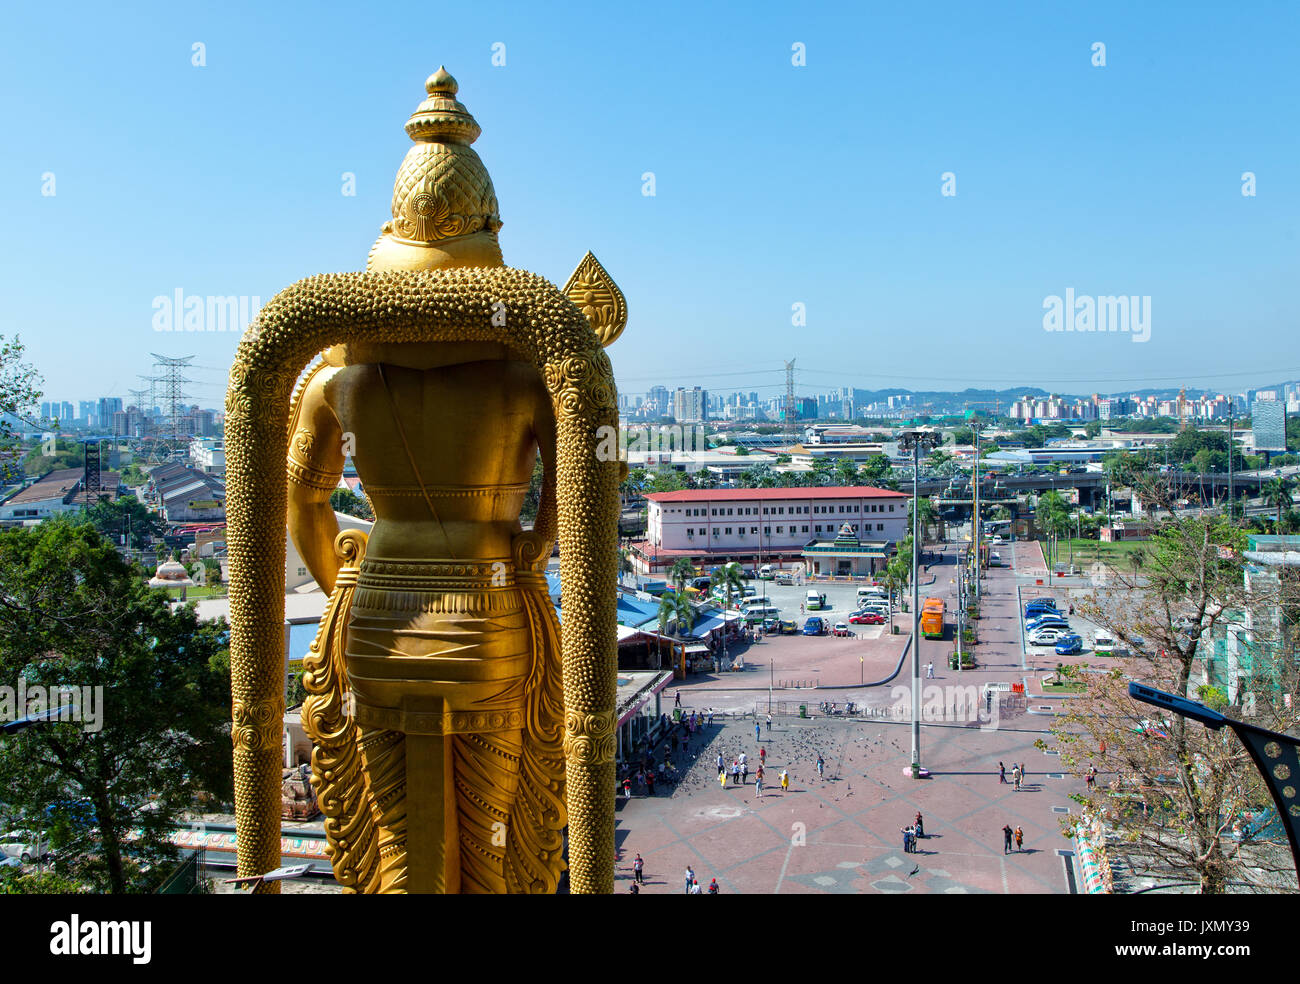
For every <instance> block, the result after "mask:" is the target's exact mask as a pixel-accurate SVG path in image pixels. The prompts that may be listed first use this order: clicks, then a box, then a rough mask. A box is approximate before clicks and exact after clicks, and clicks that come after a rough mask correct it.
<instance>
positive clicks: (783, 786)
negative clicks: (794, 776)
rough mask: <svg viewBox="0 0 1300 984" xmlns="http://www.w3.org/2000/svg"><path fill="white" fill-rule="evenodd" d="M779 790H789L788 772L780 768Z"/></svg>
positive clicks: (785, 791)
mask: <svg viewBox="0 0 1300 984" xmlns="http://www.w3.org/2000/svg"><path fill="white" fill-rule="evenodd" d="M781 792H783V793H788V792H790V773H788V772H786V771H785V769H782V770H781Z"/></svg>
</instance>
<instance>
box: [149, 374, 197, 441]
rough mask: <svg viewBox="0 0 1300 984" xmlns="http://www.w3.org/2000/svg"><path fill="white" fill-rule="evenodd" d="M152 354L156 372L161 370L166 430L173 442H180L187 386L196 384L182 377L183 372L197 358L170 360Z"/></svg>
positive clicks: (159, 381)
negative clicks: (182, 408)
mask: <svg viewBox="0 0 1300 984" xmlns="http://www.w3.org/2000/svg"><path fill="white" fill-rule="evenodd" d="M150 354H151V355H152V356H153V359H154V363H153V367H154V371H155V372H158V371H159V370H161V372H160V373H159V376H158V383H159V384H160V385H161V386H162V391H163V406H164V407H165V408H166V411H167V420H166V424H165V426H164V430H165V432H166V433H167V434H168V435H169V436H170V437H171V438H172V440H177V441H178V440H180V436H181V407H182V406H184V405H185V400H186V393H185V384H186V383H192V382H194V380H192V379H187V378H186V377H185V376H184V375H182V370H183V369H184V368H185V367H186V366H188V365H189V364H190V363H191V362H193V361H194V358H195V357H194V356H192V355H184V356H181V357H180V358H170V357H168V356H165V355H159V354H158V353H157V352H151V353H150Z"/></svg>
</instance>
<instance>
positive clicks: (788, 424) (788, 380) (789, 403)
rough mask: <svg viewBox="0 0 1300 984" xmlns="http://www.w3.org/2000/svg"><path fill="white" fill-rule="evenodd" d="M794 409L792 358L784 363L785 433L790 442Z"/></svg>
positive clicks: (793, 436) (792, 434)
mask: <svg viewBox="0 0 1300 984" xmlns="http://www.w3.org/2000/svg"><path fill="white" fill-rule="evenodd" d="M797 416H798V415H797V414H796V413H795V409H794V359H791V360H790V361H789V362H787V363H786V364H785V433H786V437H788V438H789V439H790V441H791V442H793V441H794V439H795V434H796V426H795V425H796V418H797Z"/></svg>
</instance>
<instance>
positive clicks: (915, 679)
mask: <svg viewBox="0 0 1300 984" xmlns="http://www.w3.org/2000/svg"><path fill="white" fill-rule="evenodd" d="M941 440H942V437H941V436H940V435H939V434H938V433H937V432H935V431H933V430H930V429H929V428H917V429H915V430H906V431H903V434H902V437H901V438H900V439H899V442H898V443H899V446H900V447H902V449H903V450H904V451H911V452H912V778H913V779H920V778H921V584H920V580H919V577H918V573H919V572H918V571H917V557H918V556H919V550H918V547H919V544H920V542H921V509H920V478H921V450H922V449H925V450H926V451H927V452H928V451H929V450H930V449H932V448H937V447H938V446H939V443H940V441H941Z"/></svg>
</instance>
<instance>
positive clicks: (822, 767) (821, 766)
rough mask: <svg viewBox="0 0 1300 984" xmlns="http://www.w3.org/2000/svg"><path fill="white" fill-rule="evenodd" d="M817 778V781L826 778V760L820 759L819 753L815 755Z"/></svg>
mask: <svg viewBox="0 0 1300 984" xmlns="http://www.w3.org/2000/svg"><path fill="white" fill-rule="evenodd" d="M817 777H818V778H819V779H825V778H826V760H825V759H824V758H822V753H821V752H818V753H817Z"/></svg>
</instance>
